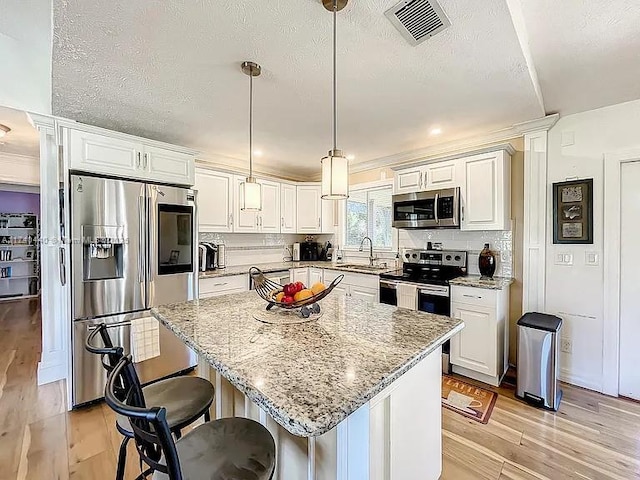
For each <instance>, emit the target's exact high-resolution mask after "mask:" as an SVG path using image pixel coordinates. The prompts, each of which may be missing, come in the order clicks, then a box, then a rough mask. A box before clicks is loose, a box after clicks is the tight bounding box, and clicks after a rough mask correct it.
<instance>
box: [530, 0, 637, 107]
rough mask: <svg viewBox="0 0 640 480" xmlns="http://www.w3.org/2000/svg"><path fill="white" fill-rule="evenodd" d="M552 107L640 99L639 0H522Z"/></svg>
mask: <svg viewBox="0 0 640 480" xmlns="http://www.w3.org/2000/svg"><path fill="white" fill-rule="evenodd" d="M521 6H522V11H523V15H524V19H525V24H526V27H527V31H528V33H529V45H530V47H531V53H532V56H533V60H534V63H535V66H536V70H537V72H538V80H539V82H540V86H541V89H542V95H543V97H544V103H545V108H546V110H547V111H548V112H560V113H561V114H570V113H575V112H580V111H585V110H591V109H594V108H598V107H603V106H606V105H613V104H616V103H621V102H625V101H628V100H635V99H638V98H640V2H639V1H638V0H600V1H597V2H596V1H590V0H562V1H558V0H522V1H521Z"/></svg>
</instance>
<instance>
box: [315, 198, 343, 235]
mask: <svg viewBox="0 0 640 480" xmlns="http://www.w3.org/2000/svg"><path fill="white" fill-rule="evenodd" d="M320 202H321V204H320V205H321V207H322V222H321V223H322V227H321V231H322V233H327V234H335V233H336V230H337V227H338V219H339V218H340V216H339V209H340V208H345V201H344V200H322V199H320Z"/></svg>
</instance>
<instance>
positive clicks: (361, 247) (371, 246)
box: [358, 237, 374, 267]
mask: <svg viewBox="0 0 640 480" xmlns="http://www.w3.org/2000/svg"><path fill="white" fill-rule="evenodd" d="M365 240H369V266H370V267H373V260H374V258H373V242H372V241H371V239H370V238H369V237H364V238H363V239H362V241H361V242H360V248H359V249H358V251H359V252H362V251H364V242H365Z"/></svg>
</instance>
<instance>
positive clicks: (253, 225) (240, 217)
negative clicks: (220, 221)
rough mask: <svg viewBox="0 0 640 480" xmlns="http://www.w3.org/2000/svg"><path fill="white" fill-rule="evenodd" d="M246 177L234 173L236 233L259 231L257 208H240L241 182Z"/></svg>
mask: <svg viewBox="0 0 640 480" xmlns="http://www.w3.org/2000/svg"><path fill="white" fill-rule="evenodd" d="M244 181H245V177H241V176H240V175H234V177H233V231H234V233H257V232H258V231H259V225H260V223H259V222H260V219H259V217H258V213H259V212H258V211H257V210H241V209H240V184H241V183H242V182H244Z"/></svg>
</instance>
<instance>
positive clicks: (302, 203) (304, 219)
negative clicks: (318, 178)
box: [296, 184, 322, 233]
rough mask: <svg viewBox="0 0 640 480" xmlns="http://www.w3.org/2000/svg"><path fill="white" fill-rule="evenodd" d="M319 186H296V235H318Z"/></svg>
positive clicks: (320, 224)
mask: <svg viewBox="0 0 640 480" xmlns="http://www.w3.org/2000/svg"><path fill="white" fill-rule="evenodd" d="M321 193H322V190H321V186H320V184H313V185H298V189H297V205H298V208H297V212H296V218H297V220H296V223H297V230H298V233H320V231H321V229H322V205H321V204H320V202H321V201H322V200H321V199H320V195H321Z"/></svg>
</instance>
